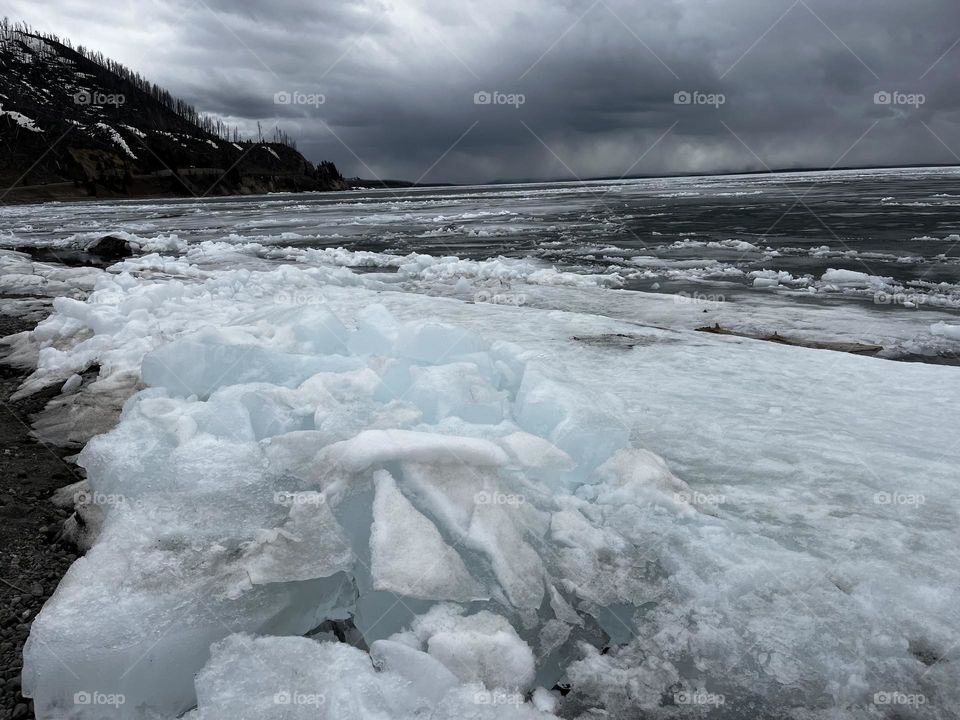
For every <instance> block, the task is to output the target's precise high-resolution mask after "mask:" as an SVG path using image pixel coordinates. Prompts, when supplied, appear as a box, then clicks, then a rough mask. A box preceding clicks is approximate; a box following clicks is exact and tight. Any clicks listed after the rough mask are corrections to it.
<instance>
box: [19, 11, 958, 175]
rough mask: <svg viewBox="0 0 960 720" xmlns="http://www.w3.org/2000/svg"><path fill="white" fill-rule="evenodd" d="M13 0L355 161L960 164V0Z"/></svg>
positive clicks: (388, 167)
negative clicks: (959, 0) (162, 0)
mask: <svg viewBox="0 0 960 720" xmlns="http://www.w3.org/2000/svg"><path fill="white" fill-rule="evenodd" d="M4 8H5V10H4V12H7V13H9V15H10V17H11V18H12V19H19V20H26V21H27V22H29V23H30V24H31V25H34V26H35V27H36V28H37V29H38V30H42V31H49V32H54V33H56V34H58V35H61V36H65V37H68V38H70V39H71V40H72V41H73V42H74V44H82V45H85V46H87V47H90V48H94V49H98V50H101V51H103V52H104V53H105V54H106V55H108V56H110V57H112V58H114V59H116V60H119V61H120V62H122V63H124V64H125V65H127V66H129V67H131V68H133V69H135V70H137V71H139V72H140V73H141V74H143V75H144V76H146V77H147V78H149V79H150V80H152V81H155V82H157V83H159V84H160V85H162V86H164V87H166V88H167V89H168V90H170V91H171V92H172V93H173V94H174V95H178V96H180V97H183V98H184V99H186V100H188V101H189V102H191V103H193V104H194V105H196V106H197V108H198V109H199V110H201V111H204V112H207V113H211V114H215V115H218V116H222V117H224V118H225V119H227V120H228V121H229V122H233V123H235V124H238V125H240V126H241V127H242V128H244V129H246V130H247V131H249V130H251V129H255V127H256V122H257V120H260V121H261V122H262V123H263V126H264V128H265V129H269V128H271V127H273V126H274V125H275V124H276V123H277V122H279V123H280V126H281V127H282V128H283V129H284V130H285V131H286V132H287V133H288V134H290V135H291V136H292V137H294V138H295V139H297V141H298V146H299V148H300V150H301V151H302V152H303V153H304V154H305V155H306V156H307V158H308V159H310V160H312V161H314V162H316V161H318V160H321V159H331V160H334V161H335V162H336V163H337V165H338V166H339V167H340V169H341V171H342V172H344V174H346V175H349V176H354V175H360V176H363V177H374V176H376V177H380V178H403V179H408V180H418V179H423V180H425V181H427V180H433V181H450V182H482V181H486V180H494V179H527V178H569V179H573V178H575V177H590V176H620V175H623V174H658V173H671V172H713V171H730V170H746V169H763V168H764V167H773V168H786V167H800V166H802V167H811V166H821V167H830V166H834V165H838V166H839V165H842V166H848V165H886V164H907V163H916V164H923V163H958V164H960V107H958V106H960V87H958V84H960V2H958V0H796V1H794V0H643V1H642V2H640V1H639V0H596V1H594V0H352V1H350V2H347V1H345V0H269V2H267V1H265V0H182V1H180V0H169V1H168V2H151V1H150V0H98V2H95V3H92V2H90V0H43V2H37V1H36V0H7V2H5V3H4ZM477 93H489V94H487V95H482V94H481V95H480V96H479V97H478V96H477ZM496 93H499V94H496ZM678 93H680V95H679V96H678V95H677V94H678ZM684 93H685V94H684ZM877 93H886V94H885V95H880V96H879V97H877ZM287 101H289V102H287ZM478 101H479V102H478ZM486 101H489V102H486ZM678 101H679V102H678Z"/></svg>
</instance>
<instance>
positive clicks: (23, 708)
mask: <svg viewBox="0 0 960 720" xmlns="http://www.w3.org/2000/svg"><path fill="white" fill-rule="evenodd" d="M29 713H30V708H28V707H27V704H26V703H17V705H16V707H14V708H13V712H12V713H11V714H10V717H11V718H12V720H18V719H19V718H25V717H26V716H27V715H28V714H29Z"/></svg>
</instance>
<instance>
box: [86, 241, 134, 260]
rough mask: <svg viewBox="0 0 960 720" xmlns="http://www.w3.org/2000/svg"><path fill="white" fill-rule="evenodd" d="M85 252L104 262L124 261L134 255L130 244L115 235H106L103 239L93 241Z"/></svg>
mask: <svg viewBox="0 0 960 720" xmlns="http://www.w3.org/2000/svg"><path fill="white" fill-rule="evenodd" d="M84 250H86V251H87V252H88V253H90V254H91V255H96V256H97V257H98V258H101V259H102V260H123V259H124V258H128V257H131V256H132V255H133V248H132V247H131V246H130V243H128V242H127V241H126V240H124V239H123V238H118V237H116V236H114V235H104V236H103V237H102V238H99V239H97V240H93V241H91V242H90V243H88V244H87V246H86V247H85V248H84Z"/></svg>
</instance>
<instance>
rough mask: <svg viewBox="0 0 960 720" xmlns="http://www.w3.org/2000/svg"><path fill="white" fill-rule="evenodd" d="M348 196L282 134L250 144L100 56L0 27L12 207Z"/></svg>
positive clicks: (4, 161) (6, 181)
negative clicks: (302, 193)
mask: <svg viewBox="0 0 960 720" xmlns="http://www.w3.org/2000/svg"><path fill="white" fill-rule="evenodd" d="M14 186H15V187H14ZM9 188H13V189H9ZM345 188H346V184H345V183H344V181H343V178H342V176H341V175H340V173H339V172H338V171H337V168H336V166H334V164H333V163H330V162H321V163H320V164H319V165H318V166H314V165H313V164H312V163H310V162H309V161H308V160H306V158H304V157H303V155H301V154H300V153H299V152H298V151H297V149H296V145H295V143H293V142H292V141H291V140H290V139H289V138H288V137H287V136H286V135H285V134H284V133H282V132H281V131H279V130H274V131H273V138H272V141H267V140H264V139H259V138H258V139H257V140H256V141H254V140H250V139H242V138H241V137H240V135H239V133H238V132H237V130H236V129H235V128H231V127H229V126H227V125H225V124H224V123H223V122H221V121H219V120H216V119H213V118H210V117H208V116H205V115H202V114H200V113H198V112H197V111H196V110H195V109H194V108H193V107H192V106H190V105H189V104H187V103H185V102H183V101H182V100H179V99H177V98H175V97H173V96H172V95H171V94H170V93H169V92H167V91H166V90H164V89H163V88H160V87H159V86H157V85H154V84H152V83H150V82H149V81H148V80H146V79H144V78H142V77H141V76H140V75H139V74H138V73H135V72H133V71H131V70H129V69H128V68H126V67H124V66H123V65H120V64H119V63H116V62H114V61H112V60H109V59H107V58H105V57H103V56H102V55H101V54H99V53H93V52H90V51H88V50H85V49H84V48H83V47H78V48H74V47H73V46H72V45H71V44H70V43H69V42H68V41H66V40H61V39H60V38H57V37H55V36H52V35H42V34H38V33H36V32H34V31H32V30H31V29H30V28H29V27H27V26H26V25H22V24H13V23H11V22H10V21H8V20H7V19H6V18H4V19H3V20H2V21H0V196H4V197H3V200H4V202H10V201H11V200H14V201H16V200H21V201H24V200H42V199H54V198H56V199H70V198H74V197H85V196H103V197H116V196H124V195H129V196H144V195H208V196H209V195H232V194H250V193H256V192H270V191H287V190H290V191H299V190H342V189H345Z"/></svg>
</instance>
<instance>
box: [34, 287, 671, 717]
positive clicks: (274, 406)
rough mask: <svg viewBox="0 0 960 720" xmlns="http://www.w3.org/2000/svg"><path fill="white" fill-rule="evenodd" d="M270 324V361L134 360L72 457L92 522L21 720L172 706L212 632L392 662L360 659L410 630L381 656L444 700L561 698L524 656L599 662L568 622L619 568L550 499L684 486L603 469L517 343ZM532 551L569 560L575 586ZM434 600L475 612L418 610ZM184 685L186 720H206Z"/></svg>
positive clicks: (276, 319)
mask: <svg viewBox="0 0 960 720" xmlns="http://www.w3.org/2000/svg"><path fill="white" fill-rule="evenodd" d="M100 292H104V291H103V290H101V291H100ZM175 294H176V293H174V295H175ZM125 302H127V303H129V302H132V300H126V301H125ZM121 304H122V303H121ZM89 307H90V308H97V307H98V306H89ZM58 308H59V309H60V310H61V311H62V312H63V313H64V314H65V315H66V316H67V317H70V316H74V317H77V316H78V315H84V313H88V314H87V315H86V317H85V319H86V321H87V322H88V323H89V324H90V325H91V326H93V327H94V328H95V329H96V330H98V331H99V332H100V333H102V334H103V335H94V338H92V339H96V338H97V337H104V336H107V335H108V334H109V333H111V332H114V333H116V332H120V331H121V324H122V322H121V320H120V318H119V316H116V315H114V316H112V317H111V314H110V313H105V312H102V308H99V309H100V310H101V312H100V313H99V314H97V313H96V312H95V311H93V312H92V314H91V311H90V310H85V309H84V307H82V306H81V305H80V304H70V303H68V302H66V301H61V302H59V304H58ZM128 309H129V308H128ZM136 316H137V311H133V312H130V313H129V314H128V315H127V316H126V318H125V319H126V322H127V324H131V323H134V322H136V320H134V319H133V318H135V317H136ZM142 319H143V320H144V321H145V320H146V318H142ZM269 319H270V321H271V323H273V324H274V329H275V334H274V336H273V343H272V344H271V347H269V348H267V347H263V346H261V345H257V344H254V343H252V342H251V337H250V334H249V333H246V332H244V331H243V329H242V328H233V329H220V330H217V329H214V328H211V327H207V328H204V329H202V330H198V331H196V332H194V333H191V334H188V335H186V336H183V337H180V338H178V339H176V340H173V341H172V342H170V343H168V344H165V345H163V346H161V347H159V348H157V349H155V350H153V351H151V352H148V353H147V354H146V355H145V356H144V357H143V361H142V382H143V383H144V384H145V385H146V386H147V387H146V389H144V390H143V391H141V392H139V393H138V394H136V395H135V396H134V397H132V398H131V399H130V400H129V401H128V402H127V403H126V405H125V407H124V411H123V415H122V418H121V421H120V423H119V425H118V426H117V427H116V429H114V430H113V431H111V432H109V433H107V434H105V435H102V436H99V437H97V438H94V439H93V440H92V441H91V442H90V443H89V444H88V445H87V446H86V448H85V449H84V451H83V452H82V454H81V456H80V461H79V462H80V464H81V465H82V466H83V467H84V468H85V469H86V470H87V473H88V478H89V486H90V490H89V492H91V493H93V494H94V495H95V496H99V497H101V498H104V499H105V501H104V502H103V503H101V504H102V505H103V506H104V507H103V509H104V511H105V520H104V524H103V529H102V532H101V535H100V538H99V541H98V542H97V543H96V544H95V545H94V547H93V548H92V549H91V550H90V552H89V553H88V554H87V555H86V556H85V557H84V558H82V559H81V560H79V561H78V562H77V563H76V564H75V565H74V566H73V567H72V568H71V569H70V571H69V572H68V574H67V576H66V577H65V578H64V581H63V582H62V584H61V586H60V588H59V589H58V591H57V593H56V595H55V597H54V598H53V599H52V600H51V601H50V603H49V605H48V606H47V608H46V609H45V610H44V612H43V614H42V615H41V616H40V617H39V618H38V619H37V621H36V622H35V624H34V627H33V633H32V635H31V639H30V641H29V645H28V647H27V649H26V653H25V655H26V665H25V671H24V687H25V688H26V689H27V691H28V692H29V693H31V695H32V696H33V697H34V698H35V702H36V707H37V712H38V716H39V717H56V716H57V715H58V714H59V713H63V712H64V711H65V710H66V709H69V708H72V704H71V703H72V698H73V696H74V694H75V693H78V692H84V691H87V690H88V689H91V688H92V689H95V690H97V691H98V692H101V693H107V694H113V695H123V696H124V697H125V698H126V703H127V704H126V705H124V706H122V707H120V708H119V709H118V713H119V715H120V716H128V715H127V714H128V713H130V712H132V711H133V708H136V707H140V706H145V707H147V708H150V709H151V710H153V711H156V712H159V713H161V714H163V715H166V716H172V715H175V714H177V713H180V712H183V711H185V710H188V709H189V708H190V707H191V706H192V705H193V703H194V700H195V698H194V684H193V675H194V673H196V672H198V671H199V670H200V669H201V668H202V667H203V666H204V663H205V662H206V661H207V659H208V656H209V649H210V646H211V644H212V643H214V642H216V641H218V640H220V639H221V638H223V637H225V636H226V635H228V634H229V632H230V631H231V630H244V631H248V632H256V633H260V634H276V635H301V634H304V633H307V632H309V631H310V630H311V629H312V628H315V627H317V626H319V625H320V624H322V623H323V622H325V621H327V620H330V619H345V618H348V617H350V618H352V620H353V622H354V624H355V625H356V627H357V628H358V629H359V630H360V632H361V633H362V636H363V640H364V642H365V643H366V644H367V645H371V646H372V648H373V651H374V652H373V654H374V657H375V658H376V657H377V654H378V652H380V653H383V654H385V655H386V656H389V657H397V653H398V652H400V649H394V650H390V648H391V647H392V646H391V645H385V644H383V643H382V642H381V644H379V645H378V644H377V643H378V641H386V640H387V639H388V638H389V637H390V636H391V635H393V634H394V633H398V632H401V631H402V630H403V629H404V628H405V627H411V628H412V629H411V630H409V631H407V633H406V634H401V636H400V638H401V640H400V641H399V642H403V643H406V644H407V645H409V646H411V647H412V646H417V647H421V646H422V647H421V649H422V650H423V651H425V652H427V653H428V654H429V656H430V657H433V658H435V659H437V660H439V661H440V662H441V663H442V664H443V665H445V666H446V667H448V669H449V670H450V672H452V673H453V674H454V675H455V676H456V677H457V678H459V681H460V682H462V683H468V684H470V683H473V684H477V683H480V684H481V686H480V687H485V688H486V689H487V690H489V691H494V690H511V691H513V692H520V693H521V694H522V693H526V692H527V691H530V690H532V689H533V684H534V680H535V678H536V680H537V681H538V684H539V685H541V686H544V687H551V686H552V685H553V684H554V683H555V682H556V681H557V680H559V679H560V669H559V666H558V665H557V663H556V661H555V660H550V661H547V662H544V663H543V664H541V666H540V668H539V673H538V672H537V670H535V667H534V654H533V653H534V651H535V650H536V651H537V652H539V653H540V659H541V660H547V659H548V657H549V658H555V657H557V656H558V655H559V654H562V653H572V652H574V648H575V644H576V643H577V642H581V641H589V642H590V643H591V644H593V645H596V646H602V645H603V644H604V643H605V642H606V639H607V637H608V634H606V633H604V631H603V630H602V629H601V626H602V621H600V620H593V619H590V618H589V616H587V617H581V613H582V612H584V611H583V609H582V608H581V609H580V610H579V611H578V609H577V607H578V606H579V605H581V604H582V603H584V602H586V603H587V604H588V605H589V607H590V608H591V609H592V608H593V607H594V606H595V605H602V604H605V603H608V602H613V601H615V602H620V603H623V602H629V600H630V596H631V592H630V589H631V585H632V581H631V580H630V579H629V578H628V577H626V575H627V574H628V573H629V570H628V568H629V565H628V563H629V553H625V555H624V557H623V558H622V559H621V560H620V561H618V562H614V563H612V564H609V565H607V564H603V565H597V564H596V561H595V560H593V561H591V560H590V558H591V556H592V555H593V554H594V553H596V552H599V551H600V548H599V547H591V545H592V544H593V542H595V541H594V540H590V541H589V543H588V544H586V546H584V539H585V536H586V537H589V536H590V535H591V534H595V533H597V532H600V531H599V530H597V529H595V528H591V523H589V522H587V521H586V519H585V518H583V517H582V516H580V515H579V510H578V509H577V508H578V506H579V505H580V504H581V503H582V502H583V501H580V500H577V499H576V498H575V497H574V496H572V495H568V494H566V489H567V488H571V487H576V486H577V485H579V484H582V483H584V482H588V481H590V482H592V481H596V482H599V483H600V484H601V485H604V486H606V485H609V486H610V490H609V492H611V493H616V486H617V485H618V484H619V485H622V484H623V483H625V482H630V483H634V484H637V485H638V486H644V487H648V488H653V489H654V490H655V491H656V492H659V493H660V494H661V495H662V496H663V497H662V498H661V499H662V500H663V501H664V502H665V504H667V505H670V506H673V505H674V504H675V502H674V500H673V499H672V498H671V495H670V493H671V492H673V491H675V490H677V489H683V488H684V487H685V486H684V485H683V483H682V482H681V481H679V480H678V479H676V478H674V477H673V476H672V475H671V474H670V472H669V470H668V469H667V467H666V465H665V464H663V463H662V461H658V460H657V459H656V458H655V457H653V456H652V455H644V454H627V455H624V454H623V453H625V452H627V451H626V450H623V447H624V446H625V444H626V441H627V432H626V430H625V428H624V427H623V425H622V424H621V423H620V421H619V420H618V419H617V418H616V417H615V416H613V415H612V414H610V413H609V412H608V411H603V410H598V409H595V406H596V403H597V398H596V397H594V398H586V397H579V396H578V395H577V393H576V392H575V391H574V392H571V391H565V389H564V385H563V382H562V369H560V368H558V367H557V366H556V365H555V364H552V366H548V365H546V364H544V363H540V362H536V361H531V360H529V359H527V358H526V357H525V355H524V353H523V352H521V351H520V350H519V349H517V348H515V347H511V346H509V345H507V344H504V343H495V344H493V345H491V344H489V343H487V342H485V341H484V340H482V339H481V338H479V337H477V336H475V335H472V334H469V333H465V332H464V331H462V330H460V329H458V328H456V327H450V326H446V325H442V324H439V323H435V322H429V321H426V322H423V321H422V322H413V323H406V324H401V323H399V322H397V321H395V320H393V319H392V318H391V316H390V314H389V313H388V312H387V311H386V309H384V308H383V307H380V306H371V307H368V308H366V309H365V310H364V311H363V312H361V313H360V314H359V322H358V326H357V327H356V328H355V329H348V328H346V327H345V326H344V325H343V324H342V323H341V322H340V321H339V320H338V318H337V317H336V316H335V315H334V314H333V313H331V312H330V311H329V310H327V309H326V308H322V307H308V308H301V309H297V310H293V311H290V310H287V311H286V312H284V313H283V315H282V317H281V316H279V315H276V314H272V315H269ZM84 342H88V341H84ZM83 344H84V343H83V342H82V343H80V345H81V346H82V345H83ZM98 349H102V347H100V348H98ZM48 350H49V348H48ZM48 355H49V353H48ZM106 355H108V353H104V356H106ZM73 360H74V362H77V361H79V362H81V364H82V362H90V361H91V356H89V355H88V354H86V353H84V352H83V351H82V350H78V352H77V355H76V357H74V359H73ZM102 361H103V357H101V362H102ZM70 367H71V368H73V369H76V368H75V366H74V365H71V366H70ZM601 405H604V403H601ZM605 405H606V406H607V407H608V408H614V407H616V403H615V401H613V400H612V399H611V400H609V401H608V402H607V403H605ZM611 457H614V458H615V461H616V465H613V466H610V467H608V466H606V465H604V467H603V468H601V469H602V470H603V472H601V473H597V474H594V471H595V470H596V469H597V468H598V467H599V466H601V465H603V463H604V462H606V461H607V460H609V459H610V458H611ZM658 488H659V489H658ZM603 492H606V491H603ZM656 492H655V493H654V494H656ZM561 498H565V499H561ZM681 504H682V503H681ZM574 515H576V516H580V517H581V519H580V521H579V523H578V522H577V521H575V520H573V519H572V518H571V517H570V516H574ZM551 535H552V536H554V538H555V539H556V538H560V537H562V543H563V544H564V545H568V546H570V547H571V548H574V547H581V550H580V552H581V553H583V556H582V557H581V558H580V559H579V561H578V565H579V567H578V569H577V571H576V576H575V577H570V576H569V572H570V568H568V567H566V563H565V562H560V560H561V558H562V553H561V554H558V553H556V552H555V551H552V550H551V549H550V546H551V543H552V541H551V539H550V538H551ZM623 549H624V550H625V549H626V548H623ZM583 563H590V564H592V565H593V568H592V571H589V572H584V571H585V570H586V567H588V566H584V565H583ZM443 601H453V602H457V603H462V604H464V606H469V607H476V608H489V610H481V611H480V612H479V613H476V614H473V615H470V616H467V617H465V618H459V616H458V613H460V612H462V610H461V609H456V610H451V609H449V608H448V609H447V610H446V611H444V612H445V614H438V612H439V611H438V608H439V607H441V606H438V605H436V604H435V603H438V602H443ZM431 607H433V609H432V610H430V608H431ZM428 610H429V612H427V611H428ZM424 613H426V614H424ZM107 616H109V618H110V621H109V624H108V626H104V625H103V624H101V623H97V622H89V621H81V620H80V619H81V618H87V619H92V618H98V617H107ZM461 626H462V627H461ZM514 627H516V628H518V630H514ZM428 628H433V629H432V630H428ZM458 628H459V629H458ZM518 632H519V633H520V634H519V635H518V634H517V633H518ZM410 633H412V634H410ZM236 642H239V641H236ZM281 646H282V645H281V642H280V641H275V642H274V644H273V645H270V644H269V643H266V644H264V647H265V648H267V649H270V648H273V649H275V648H279V647H281ZM219 647H221V648H224V647H226V648H229V647H231V645H230V641H227V643H226V644H225V645H221V646H219ZM292 647H297V645H296V643H294V644H293V645H292ZM401 649H402V648H401ZM222 652H227V651H226V650H223V651H222ZM265 652H268V651H267V650H265ZM311 652H313V651H311ZM316 652H318V653H321V655H322V654H323V653H343V654H344V657H345V658H347V659H345V662H348V661H349V662H353V663H354V664H356V663H358V662H360V661H359V660H357V659H356V658H355V657H354V658H353V659H349V658H348V656H349V655H350V653H356V652H357V651H353V650H350V651H348V650H345V649H333V650H331V649H317V650H316ZM268 654H269V653H268ZM423 662H426V661H423ZM62 664H66V665H68V666H69V667H71V668H73V672H72V673H71V674H67V675H65V674H64V673H63V672H61V668H62ZM398 664H405V663H398ZM401 670H402V668H401ZM205 673H206V675H205V676H204V677H206V676H208V675H209V676H214V675H215V674H216V672H215V670H214V669H209V668H208V670H207V671H205ZM158 678H162V681H160V682H158ZM354 680H355V681H356V682H360V680H359V679H356V678H355V679H354ZM388 682H393V683H397V682H399V680H398V679H391V680H389V681H388V678H387V676H386V675H385V676H384V677H379V676H373V675H372V674H371V675H370V679H369V684H370V685H371V687H373V686H379V685H383V684H387V683H388ZM198 687H199V688H201V692H200V697H201V705H200V710H199V712H200V716H201V717H207V716H210V717H216V716H217V715H216V714H215V713H216V712H218V711H217V710H214V709H210V708H205V707H204V705H203V690H202V688H203V681H202V679H201V681H198ZM457 688H459V685H457ZM329 691H330V692H332V691H333V689H330V690H329ZM434 691H435V688H434ZM278 692H279V691H278ZM456 692H457V693H460V694H461V695H462V694H463V692H465V691H463V690H462V688H460V689H457V691H456ZM458 697H459V696H458ZM434 700H436V701H438V702H441V705H442V704H443V703H448V704H451V707H454V706H457V705H458V703H460V704H462V701H461V699H451V700H449V702H448V701H447V700H442V701H441V699H439V698H434ZM541 700H543V698H541ZM371 702H374V701H373V700H371ZM521 704H522V700H521ZM548 704H549V703H548ZM475 706H476V703H474V710H476V707H475ZM515 710H516V712H518V713H520V712H521V710H519V709H517V708H515ZM404 712H406V711H404ZM451 712H453V710H451ZM522 712H524V713H526V712H528V711H527V710H523V711H522ZM529 712H533V711H532V710H530V711H529ZM82 714H83V712H82V709H81V716H82ZM397 716H398V717H399V716H403V713H401V712H400V711H399V710H398V711H397ZM451 716H453V715H451ZM519 716H520V715H518V717H519Z"/></svg>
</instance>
